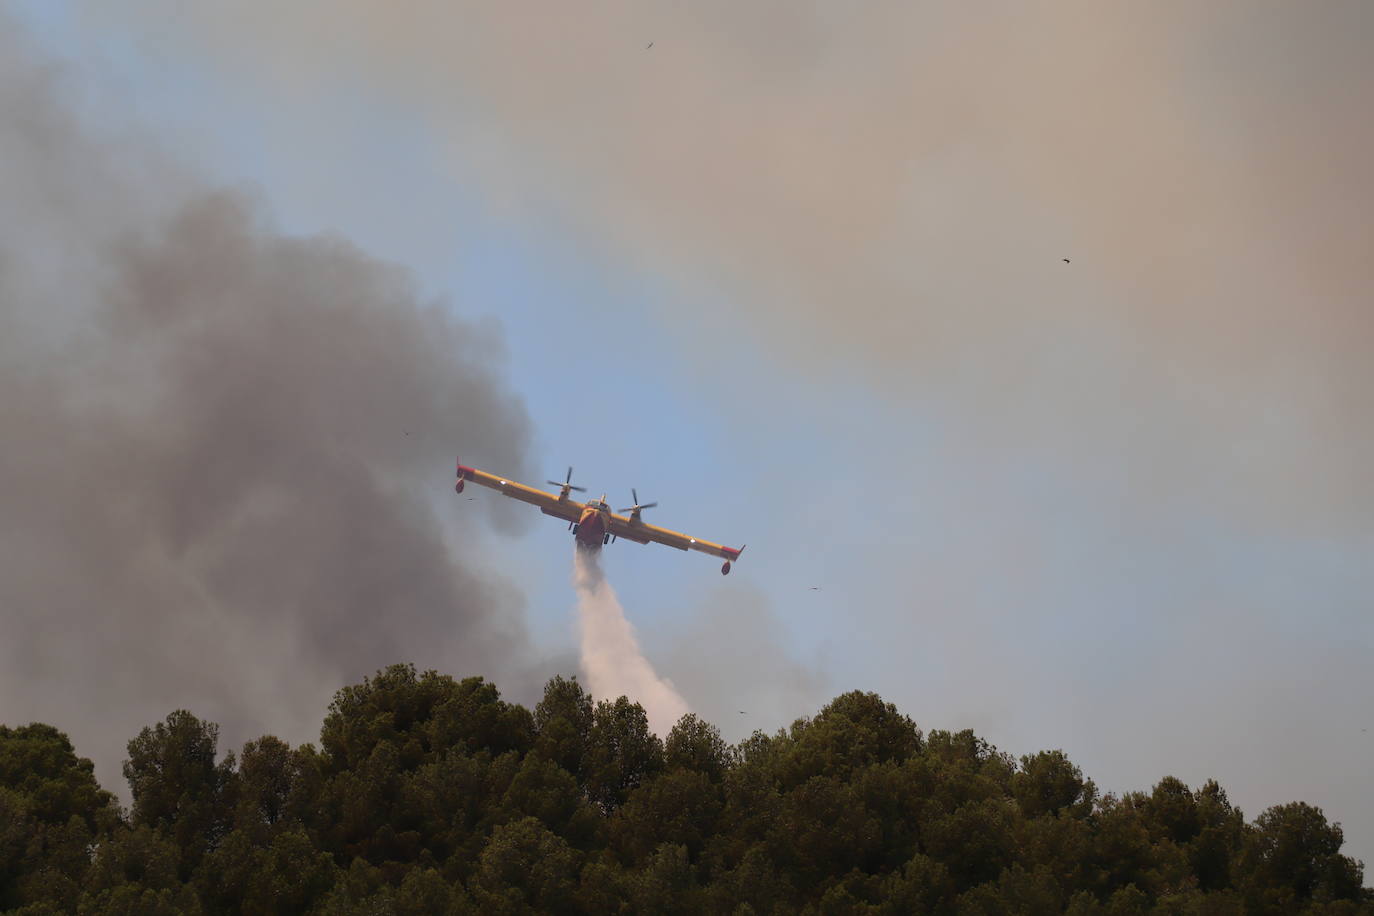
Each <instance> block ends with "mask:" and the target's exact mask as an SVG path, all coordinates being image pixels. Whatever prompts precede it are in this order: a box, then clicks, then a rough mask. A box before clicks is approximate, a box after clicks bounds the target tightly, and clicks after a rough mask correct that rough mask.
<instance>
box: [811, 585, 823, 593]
mask: <svg viewBox="0 0 1374 916" xmlns="http://www.w3.org/2000/svg"><path fill="white" fill-rule="evenodd" d="M810 590H811V591H813V592H818V591H820V590H821V587H820V586H819V585H813V586H811V589H810Z"/></svg>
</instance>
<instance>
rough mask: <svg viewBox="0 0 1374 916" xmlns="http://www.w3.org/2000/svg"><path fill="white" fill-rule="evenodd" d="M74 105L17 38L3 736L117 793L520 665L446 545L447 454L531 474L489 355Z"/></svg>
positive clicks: (462, 526)
mask: <svg viewBox="0 0 1374 916" xmlns="http://www.w3.org/2000/svg"><path fill="white" fill-rule="evenodd" d="M0 25H3V24H0ZM7 36H8V37H7ZM77 102H79V98H77V97H76V96H74V95H73V90H72V88H71V87H64V86H63V85H62V77H61V75H60V74H59V73H55V72H54V71H52V70H51V68H45V67H42V66H39V65H37V64H35V63H34V62H33V61H32V60H27V59H26V58H25V49H24V47H23V46H22V44H21V43H20V42H19V41H18V40H17V39H15V38H14V37H13V35H12V33H11V30H8V29H5V28H3V27H0V214H3V216H0V443H2V447H0V721H3V722H7V723H19V722H25V721H29V720H35V719H36V720H43V721H47V722H51V723H53V724H55V725H57V726H58V727H60V728H62V729H64V730H66V731H68V732H69V733H70V734H71V735H72V737H73V739H74V741H75V742H76V745H77V747H78V749H79V750H80V751H81V753H83V754H86V755H89V756H92V757H93V758H95V759H96V760H97V762H98V765H99V772H100V774H101V776H102V781H103V782H105V783H106V784H107V785H108V786H110V787H111V788H114V789H120V788H122V785H121V784H120V781H119V780H118V777H117V776H116V775H115V774H117V773H118V764H119V760H120V758H121V757H122V755H123V744H124V742H125V741H127V740H128V739H129V738H130V737H132V736H133V735H134V734H135V733H136V732H137V731H138V729H139V728H140V727H141V726H143V725H146V724H150V723H152V722H154V721H156V720H158V719H160V718H161V717H163V716H165V715H166V714H167V713H168V712H169V711H171V710H172V709H175V708H177V707H183V706H184V707H188V708H190V709H192V710H193V711H194V712H196V713H197V714H198V715H201V716H203V717H208V718H210V719H213V720H215V721H218V722H220V723H221V724H223V725H224V726H225V728H224V732H223V734H224V735H225V738H226V744H227V745H229V746H232V745H234V744H236V743H238V742H239V741H241V740H243V739H245V738H249V737H253V736H255V735H257V734H261V733H263V732H275V733H278V734H281V735H282V736H283V737H285V738H288V739H290V740H296V741H299V740H309V739H311V738H312V737H313V733H314V730H315V729H316V728H317V727H318V723H319V721H320V718H321V717H322V715H323V713H324V710H325V706H326V705H327V703H328V700H329V697H330V694H331V693H332V691H333V690H335V689H337V688H338V687H340V686H342V685H343V684H345V683H347V682H349V681H352V680H356V679H357V678H359V677H360V676H362V675H364V674H367V673H369V672H371V671H373V670H374V669H376V668H378V667H379V666H382V665H385V664H387V663H390V662H394V661H398V660H413V661H415V662H417V663H419V664H421V665H426V666H428V665H433V666H436V667H441V668H443V669H444V670H447V671H453V672H456V673H463V674H483V675H486V676H488V677H491V678H493V679H495V680H497V681H498V683H501V684H502V686H508V685H509V682H510V679H511V677H513V675H511V674H510V672H513V671H520V670H530V669H529V667H528V666H529V664H530V659H529V657H528V655H527V641H526V637H525V633H524V630H523V624H522V599H521V596H520V595H519V593H518V592H517V591H515V590H514V589H513V588H512V587H511V586H509V585H508V584H505V583H503V582H502V581H499V580H496V579H494V578H492V577H490V576H486V575H484V574H482V573H481V572H480V571H478V570H477V569H476V568H475V566H474V564H472V563H471V562H470V561H467V560H465V559H464V553H463V551H462V550H455V549H453V547H454V545H455V544H457V545H463V544H466V543H468V542H469V540H470V539H472V538H476V537H477V535H478V532H477V529H476V528H475V527H474V526H473V525H472V523H471V522H470V521H468V517H470V516H471V515H472V514H473V513H472V512H468V513H460V512H459V510H460V509H461V508H463V507H465V506H476V505H479V504H478V503H464V502H461V501H457V500H456V498H455V497H454V496H453V494H452V491H451V490H450V489H449V488H448V486H449V481H450V480H451V478H452V462H453V453H454V451H455V450H456V449H458V448H462V449H463V454H464V455H465V456H466V457H469V458H471V460H473V461H474V462H476V463H478V464H482V465H488V466H495V467H509V468H513V469H517V470H523V469H524V468H525V460H524V456H525V452H526V448H527V443H528V440H529V434H530V432H529V422H528V419H527V417H526V414H525V411H524V408H523V406H522V404H521V402H520V401H519V400H518V399H517V398H516V397H514V396H513V395H512V394H511V393H510V392H509V390H508V389H507V387H506V386H505V384H504V382H503V380H502V378H501V366H500V363H499V359H497V358H494V357H493V356H492V354H493V353H499V351H500V346H499V343H500V341H499V334H498V333H497V332H496V331H495V330H493V329H491V328H487V327H481V326H474V325H471V324H468V323H465V322H462V321H459V320H456V319H455V318H453V317H452V316H451V314H450V313H449V311H448V310H447V309H446V308H445V307H444V305H443V303H422V302H420V301H418V300H417V296H416V291H415V289H414V287H413V284H412V282H411V280H410V278H409V276H408V275H407V273H406V272H405V271H403V270H401V269H400V268H397V267H395V266H391V265H387V264H383V263H379V262H377V261H375V260H372V259H370V258H368V257H367V256H366V255H365V254H363V253H362V252H360V251H358V250H357V249H356V248H354V247H352V246H350V245H349V244H348V243H347V242H344V241H342V240H339V239H331V238H304V239H302V238H287V237H284V236H282V235H281V234H279V233H278V232H276V231H274V229H273V227H272V226H271V224H270V221H269V220H268V219H267V218H266V217H265V216H264V213H263V208H262V207H261V206H260V205H259V204H258V203H256V202H255V201H254V200H253V199H252V198H251V196H248V195H245V194H242V193H224V192H219V193H206V192H204V191H196V190H193V189H191V190H188V188H189V187H190V185H191V184H192V182H191V181H190V180H189V179H187V178H186V177H185V176H184V175H180V174H178V173H177V172H176V170H175V169H171V168H169V169H167V170H165V171H163V175H164V176H165V178H166V181H165V183H162V184H159V183H158V182H156V181H154V180H152V179H153V178H154V175H153V173H154V172H157V171H158V169H156V168H154V167H152V166H151V165H150V164H151V163H155V162H156V161H157V160H156V158H155V155H156V154H155V153H152V152H145V151H142V150H140V149H139V144H138V143H137V142H136V140H133V139H130V138H127V137H126V138H117V137H107V136H104V135H102V134H101V133H100V131H99V130H97V129H95V128H92V127H90V126H88V125H85V124H81V123H78V119H77V118H76V117H75V116H74V115H72V114H71V113H70V111H71V108H72V107H73V106H74V105H75V104H77ZM135 153H136V154H135ZM515 472H516V471H513V472H512V473H515ZM490 511H493V512H499V511H500V510H499V509H494V510H490ZM448 518H453V519H457V521H455V522H453V524H454V525H455V530H454V531H451V532H447V533H446V532H445V530H444V528H443V526H442V523H443V520H444V519H448ZM491 520H493V521H495V522H497V523H498V524H501V525H502V526H505V525H506V524H507V523H508V519H507V518H506V517H504V516H492V517H491ZM515 686H516V687H517V689H518V688H519V687H520V686H522V685H519V684H517V685H515Z"/></svg>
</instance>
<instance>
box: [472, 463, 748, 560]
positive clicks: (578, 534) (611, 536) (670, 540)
mask: <svg viewBox="0 0 1374 916" xmlns="http://www.w3.org/2000/svg"><path fill="white" fill-rule="evenodd" d="M468 481H471V482H472V483H475V484H477V485H479V486H483V487H487V488H489V489H492V490H497V491H499V492H501V493H504V494H505V495H506V496H509V497H510V498H511V499H518V500H520V501H521V502H523V503H529V504H530V505H532V506H538V507H539V511H540V512H543V513H544V514H545V515H552V516H553V517H554V518H560V519H562V520H563V521H565V522H567V523H568V530H569V531H571V532H572V534H573V537H574V538H575V539H576V541H577V546H578V547H580V548H582V549H584V550H600V549H601V548H602V547H604V546H606V545H607V544H610V543H613V542H615V541H617V540H620V539H622V538H623V539H624V540H627V541H634V542H635V543H637V544H648V543H650V542H653V543H656V544H664V545H666V546H668V547H675V548H677V549H678V550H695V551H698V552H700V553H708V554H710V555H712V556H715V557H721V558H722V559H724V560H725V562H724V563H723V564H721V567H720V574H721V575H722V576H724V575H728V574H729V572H730V565H731V564H732V563H734V562H735V561H737V560H738V559H739V555H740V554H742V553H743V552H744V548H743V547H740V548H738V549H736V548H734V547H726V546H724V545H723V544H713V543H711V542H710V541H706V540H702V539H701V538H694V537H692V536H691V535H687V534H681V533H680V532H677V531H669V530H668V529H667V528H660V527H658V526H657V525H650V524H648V523H647V522H645V521H643V520H642V519H641V518H640V514H641V513H642V512H643V511H644V510H645V509H652V508H653V507H654V506H656V505H658V503H644V504H642V505H641V504H640V502H639V493H638V492H637V491H636V490H634V489H633V488H631V490H630V494H631V495H632V496H633V497H634V501H635V504H634V505H633V506H631V507H629V508H628V509H622V510H621V511H622V512H626V513H629V514H628V515H617V514H615V512H613V511H612V510H611V506H610V503H608V502H606V497H605V495H604V494H603V495H602V497H601V498H600V499H589V500H587V501H586V502H585V503H582V502H578V501H577V500H575V499H573V498H571V496H570V495H569V494H570V493H572V492H573V491H576V492H578V493H585V492H586V489H585V488H583V487H578V486H574V485H573V482H572V468H568V474H567V476H566V477H565V478H564V480H563V482H562V483H559V482H558V481H556V480H550V481H549V483H551V484H553V485H554V486H556V487H558V492H557V493H548V492H545V491H544V490H537V489H535V488H534V487H527V486H525V485H524V484H522V483H517V482H515V481H514V480H510V479H508V478H505V477H498V476H497V475H495V474H488V473H487V472H486V471H482V470H478V469H477V468H470V467H467V466H466V465H464V464H463V462H462V460H461V459H460V460H459V461H458V482H457V483H456V484H454V486H453V489H454V492H457V493H462V492H463V485H464V484H465V483H467V482H468Z"/></svg>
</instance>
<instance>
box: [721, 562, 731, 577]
mask: <svg viewBox="0 0 1374 916" xmlns="http://www.w3.org/2000/svg"><path fill="white" fill-rule="evenodd" d="M720 574H721V575H722V576H728V575H730V561H729V560H726V561H725V562H724V563H722V564H721V566H720Z"/></svg>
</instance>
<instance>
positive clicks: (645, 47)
mask: <svg viewBox="0 0 1374 916" xmlns="http://www.w3.org/2000/svg"><path fill="white" fill-rule="evenodd" d="M653 46H654V43H653V42H652V41H651V42H649V43H648V44H647V45H645V46H644V50H646V51H647V50H649V49H650V48H652V47H653Z"/></svg>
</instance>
